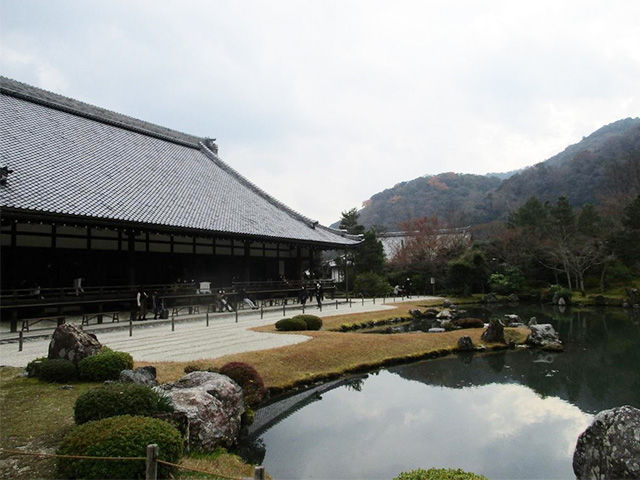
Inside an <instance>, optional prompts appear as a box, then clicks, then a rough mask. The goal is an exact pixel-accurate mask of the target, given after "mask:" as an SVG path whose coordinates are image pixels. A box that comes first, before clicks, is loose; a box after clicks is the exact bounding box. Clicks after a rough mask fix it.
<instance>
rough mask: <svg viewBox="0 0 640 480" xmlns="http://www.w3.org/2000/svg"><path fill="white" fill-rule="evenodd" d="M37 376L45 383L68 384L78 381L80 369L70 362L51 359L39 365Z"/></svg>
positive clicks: (61, 359) (62, 359)
mask: <svg viewBox="0 0 640 480" xmlns="http://www.w3.org/2000/svg"><path fill="white" fill-rule="evenodd" d="M35 375H36V377H38V378H39V379H40V380H44V381H45V382H55V383H66V382H71V381H74V380H77V379H78V369H77V368H76V366H75V365H74V364H73V362H72V361H70V360H65V359H64V358H51V359H47V360H45V361H43V362H42V363H40V364H39V365H38V367H37V370H36V371H35Z"/></svg>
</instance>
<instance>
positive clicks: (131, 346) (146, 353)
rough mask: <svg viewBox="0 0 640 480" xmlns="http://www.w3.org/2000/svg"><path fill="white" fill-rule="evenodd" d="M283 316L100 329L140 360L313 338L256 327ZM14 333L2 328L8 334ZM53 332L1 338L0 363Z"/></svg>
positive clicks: (38, 345)
mask: <svg viewBox="0 0 640 480" xmlns="http://www.w3.org/2000/svg"><path fill="white" fill-rule="evenodd" d="M416 298H417V299H419V300H427V299H430V298H432V297H414V298H413V300H415V299H416ZM394 308H395V307H392V306H389V305H382V304H381V300H380V299H378V300H377V303H376V304H375V305H374V304H373V302H372V301H371V300H370V299H368V300H366V299H365V304H364V305H362V303H361V301H360V300H358V301H354V302H353V304H352V306H351V307H349V306H348V305H347V304H341V305H339V309H336V308H335V305H331V304H328V305H326V306H325V308H323V311H322V312H319V311H318V310H317V309H316V308H309V309H307V311H306V313H311V314H313V315H318V316H322V317H327V316H332V315H338V314H339V315H343V314H345V313H362V312H368V311H376V310H383V309H394ZM298 313H301V311H300V310H293V309H289V311H288V312H287V316H293V315H295V314H298ZM281 318H283V315H282V310H280V309H277V310H272V311H269V312H266V311H265V313H264V318H263V319H261V318H260V312H259V311H256V312H250V311H249V312H243V313H242V314H241V315H240V316H239V321H238V323H236V322H235V316H234V315H224V314H218V315H212V317H211V319H210V322H209V326H208V327H207V326H206V322H205V317H204V315H200V316H194V317H193V318H192V319H190V320H189V321H184V320H183V321H180V322H176V325H175V331H173V332H172V331H171V322H167V321H165V322H163V323H155V324H143V323H141V322H135V323H134V326H135V328H134V330H133V336H131V337H130V336H129V330H128V328H125V329H122V327H126V325H128V324H127V323H123V324H121V327H120V328H119V329H112V328H111V327H112V326H111V325H107V326H106V328H107V330H103V331H96V330H94V333H96V335H97V337H98V340H100V342H101V343H102V344H103V345H107V346H109V347H110V348H112V349H114V350H120V351H124V352H129V353H130V354H131V355H132V356H133V358H134V360H136V361H149V362H161V361H176V362H177V361H191V360H198V359H204V358H217V357H222V356H224V355H228V354H232V353H242V352H250V351H255V350H267V349H270V348H278V347H284V346H288V345H294V344H296V343H301V342H304V341H307V340H309V339H310V338H311V337H308V336H305V335H297V334H296V335H287V334H281V333H277V334H276V333H261V332H254V331H251V330H250V329H251V328H255V327H258V326H262V325H269V324H272V323H275V322H276V321H278V320H280V319H281ZM12 335H13V337H15V336H16V334H15V333H14V334H12ZM8 337H9V335H8V334H7V333H3V334H2V338H3V339H6V338H8ZM49 341H50V337H48V338H26V339H25V342H24V346H23V350H22V352H19V351H18V343H17V342H7V343H2V344H0V365H6V366H13V367H24V366H26V365H27V363H29V362H30V361H31V360H33V359H34V358H38V357H44V356H46V355H47V352H48V347H49Z"/></svg>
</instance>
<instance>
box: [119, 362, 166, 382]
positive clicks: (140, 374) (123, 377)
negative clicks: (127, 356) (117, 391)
mask: <svg viewBox="0 0 640 480" xmlns="http://www.w3.org/2000/svg"><path fill="white" fill-rule="evenodd" d="M120 381H121V382H122V383H139V384H140V385H149V386H151V387H153V386H155V385H157V384H158V381H157V380H156V367H154V366H152V365H148V366H146V367H140V368H136V369H135V370H123V371H121V372H120Z"/></svg>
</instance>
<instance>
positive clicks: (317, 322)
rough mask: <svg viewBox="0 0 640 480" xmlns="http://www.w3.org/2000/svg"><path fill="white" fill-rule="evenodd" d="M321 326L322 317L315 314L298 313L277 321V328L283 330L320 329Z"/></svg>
mask: <svg viewBox="0 0 640 480" xmlns="http://www.w3.org/2000/svg"><path fill="white" fill-rule="evenodd" d="M321 328H322V319H321V318H320V317H317V316H315V315H296V316H295V317H292V318H283V319H282V320H278V321H277V322H276V329H277V330H279V331H281V332H291V331H301V330H320V329H321Z"/></svg>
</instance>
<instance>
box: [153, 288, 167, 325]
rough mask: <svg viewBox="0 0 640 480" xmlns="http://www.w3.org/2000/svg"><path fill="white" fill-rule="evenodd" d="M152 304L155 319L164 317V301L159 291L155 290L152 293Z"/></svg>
mask: <svg viewBox="0 0 640 480" xmlns="http://www.w3.org/2000/svg"><path fill="white" fill-rule="evenodd" d="M151 306H152V307H153V319H154V320H156V319H157V318H158V317H162V310H164V302H163V301H162V299H161V298H160V297H158V292H153V294H152V295H151Z"/></svg>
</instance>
